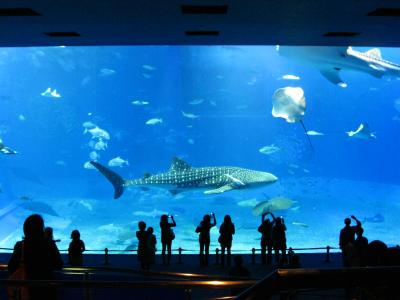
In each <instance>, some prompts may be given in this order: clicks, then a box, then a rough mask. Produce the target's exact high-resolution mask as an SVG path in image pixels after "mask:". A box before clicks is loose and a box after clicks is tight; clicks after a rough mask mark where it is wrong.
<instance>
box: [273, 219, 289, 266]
mask: <svg viewBox="0 0 400 300" xmlns="http://www.w3.org/2000/svg"><path fill="white" fill-rule="evenodd" d="M272 244H273V248H274V251H275V262H276V263H279V264H281V265H282V264H284V263H285V262H286V225H285V221H284V220H283V218H282V217H279V218H276V219H275V224H274V226H273V227H272ZM279 252H281V253H282V259H281V260H280V259H279Z"/></svg>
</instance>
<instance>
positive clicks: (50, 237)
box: [44, 227, 61, 243]
mask: <svg viewBox="0 0 400 300" xmlns="http://www.w3.org/2000/svg"><path fill="white" fill-rule="evenodd" d="M44 237H45V238H46V239H48V240H49V241H53V242H55V243H58V242H60V241H61V240H60V239H58V240H55V239H54V236H53V228H51V227H46V228H45V229H44Z"/></svg>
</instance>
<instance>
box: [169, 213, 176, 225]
mask: <svg viewBox="0 0 400 300" xmlns="http://www.w3.org/2000/svg"><path fill="white" fill-rule="evenodd" d="M171 221H172V223H170V224H171V227H175V226H176V222H175V219H174V216H173V215H171Z"/></svg>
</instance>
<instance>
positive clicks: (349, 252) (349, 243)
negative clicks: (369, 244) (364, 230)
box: [339, 216, 361, 267]
mask: <svg viewBox="0 0 400 300" xmlns="http://www.w3.org/2000/svg"><path fill="white" fill-rule="evenodd" d="M351 219H353V220H354V221H355V222H356V225H354V226H351ZM351 219H350V218H346V219H344V224H345V226H344V227H343V228H342V230H340V235H339V247H340V249H341V250H342V261H343V267H350V265H351V263H350V262H351V260H352V257H353V256H354V253H355V250H354V242H355V234H356V231H357V230H359V228H361V222H360V221H359V220H358V219H357V218H356V217H355V216H351Z"/></svg>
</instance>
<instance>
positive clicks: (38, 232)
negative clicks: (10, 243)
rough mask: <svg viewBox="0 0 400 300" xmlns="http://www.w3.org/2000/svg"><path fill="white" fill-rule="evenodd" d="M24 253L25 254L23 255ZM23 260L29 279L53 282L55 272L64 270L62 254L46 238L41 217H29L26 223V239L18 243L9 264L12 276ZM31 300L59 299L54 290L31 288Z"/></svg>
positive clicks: (35, 215)
mask: <svg viewBox="0 0 400 300" xmlns="http://www.w3.org/2000/svg"><path fill="white" fill-rule="evenodd" d="M22 252H23V253H22ZM21 259H23V261H24V264H25V268H26V271H27V278H28V279H35V280H51V279H54V275H53V271H55V270H59V269H61V268H62V265H63V262H62V259H61V255H60V252H59V251H58V249H57V246H56V244H55V243H54V242H52V241H49V240H48V239H46V238H45V237H44V221H43V218H42V217H41V216H40V215H37V214H34V215H31V216H29V217H28V218H27V219H26V220H25V222H24V239H23V240H22V241H20V242H17V243H16V244H15V246H14V252H13V253H12V256H11V258H10V261H9V262H8V271H9V272H10V273H11V274H12V273H14V272H15V271H16V270H17V269H18V267H19V266H20V263H21ZM29 293H30V298H29V299H30V300H39V299H40V300H43V299H46V300H54V299H57V291H56V290H55V289H54V288H50V287H46V288H36V287H35V288H33V287H32V288H29Z"/></svg>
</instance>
